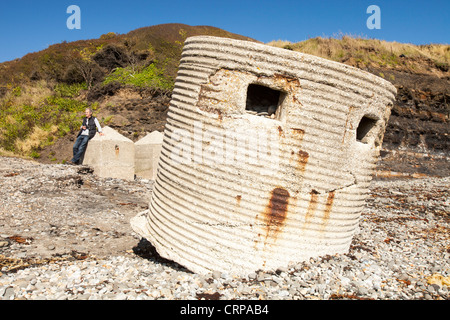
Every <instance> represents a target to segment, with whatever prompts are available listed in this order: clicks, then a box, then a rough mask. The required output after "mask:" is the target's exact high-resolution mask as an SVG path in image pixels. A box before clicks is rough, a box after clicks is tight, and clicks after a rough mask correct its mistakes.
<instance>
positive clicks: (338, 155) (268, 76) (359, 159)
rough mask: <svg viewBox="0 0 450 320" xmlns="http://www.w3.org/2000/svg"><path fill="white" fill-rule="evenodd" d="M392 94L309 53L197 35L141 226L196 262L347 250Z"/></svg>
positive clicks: (176, 254) (247, 265)
mask: <svg viewBox="0 0 450 320" xmlns="http://www.w3.org/2000/svg"><path fill="white" fill-rule="evenodd" d="M395 93H396V89H395V87H394V86H393V85H392V84H391V83H389V82H388V81H385V80H384V79H382V78H379V77H377V76H375V75H373V74H370V73H368V72H365V71H362V70H359V69H357V68H353V67H350V66H347V65H344V64H340V63H337V62H334V61H329V60H325V59H322V58H319V57H315V56H312V55H307V54H303V53H300V52H294V51H289V50H284V49H281V48H274V47H270V46H266V45H263V44H258V43H253V42H245V41H238V40H232V39H225V38H216V37H207V36H200V37H191V38H188V39H187V41H186V42H185V46H184V49H183V54H182V58H181V62H180V67H179V72H178V76H177V80H176V83H175V89H174V91H173V94H172V101H171V104H170V108H169V112H168V116H167V122H166V126H165V131H164V142H163V145H162V151H161V158H160V161H159V163H158V176H157V178H156V180H155V184H154V186H153V192H152V196H151V199H150V204H149V210H148V212H147V213H145V214H143V215H139V216H137V217H136V218H134V219H132V221H131V225H132V227H133V229H134V230H135V231H136V232H137V233H139V234H141V235H142V236H143V237H144V238H146V239H148V240H149V241H150V242H151V243H152V244H153V245H154V246H155V248H156V250H157V251H158V253H159V254H160V255H161V256H162V257H165V258H167V259H171V260H173V261H176V262H178V263H179V264H181V265H183V266H185V267H186V268H188V269H190V270H192V271H193V272H196V273H209V272H212V271H220V272H228V273H234V274H248V273H250V272H254V271H256V270H258V269H261V270H274V269H276V268H278V267H286V266H287V265H289V263H298V262H301V261H304V260H306V259H308V258H310V257H318V256H323V255H328V254H329V255H334V254H339V253H346V252H348V249H349V247H350V244H351V242H352V237H353V234H354V233H355V232H356V230H357V227H358V221H359V217H360V214H361V210H362V209H363V207H364V205H365V199H366V196H367V194H368V187H369V183H370V180H371V178H372V174H373V172H374V170H373V169H374V168H375V165H376V161H377V157H378V155H379V151H380V148H381V144H382V140H383V136H384V131H385V128H386V125H387V122H388V119H389V116H390V111H391V108H392V105H393V101H394V99H395Z"/></svg>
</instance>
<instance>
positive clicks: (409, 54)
mask: <svg viewBox="0 0 450 320" xmlns="http://www.w3.org/2000/svg"><path fill="white" fill-rule="evenodd" d="M268 45H271V46H275V47H280V48H284V49H288V50H294V51H300V52H304V53H308V54H312V55H315V56H319V57H322V58H326V59H330V60H334V61H337V62H341V63H345V64H348V65H352V66H354V67H358V68H360V69H371V68H386V69H393V70H398V71H403V72H409V73H422V74H433V75H437V76H445V75H447V74H448V73H447V72H448V71H449V65H450V46H449V45H441V44H433V45H421V46H417V45H412V44H405V43H398V42H387V41H383V40H376V39H364V38H360V37H351V36H342V37H340V38H321V37H318V38H313V39H308V40H306V41H302V42H297V43H291V42H289V41H281V40H278V41H272V42H270V43H268Z"/></svg>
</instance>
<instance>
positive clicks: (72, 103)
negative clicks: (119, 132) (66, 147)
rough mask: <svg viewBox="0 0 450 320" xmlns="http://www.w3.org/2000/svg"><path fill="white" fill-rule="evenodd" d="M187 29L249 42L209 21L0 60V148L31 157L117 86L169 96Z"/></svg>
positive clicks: (155, 28)
mask: <svg viewBox="0 0 450 320" xmlns="http://www.w3.org/2000/svg"><path fill="white" fill-rule="evenodd" d="M195 35H212V36H218V37H229V38H235V39H241V40H250V41H254V40H252V39H250V38H247V37H244V36H241V35H237V34H233V33H230V32H227V31H225V30H221V29H218V28H215V27H208V26H188V25H183V24H164V25H157V26H151V27H145V28H140V29H137V30H133V31H131V32H130V33H128V34H124V35H119V34H115V33H108V34H105V35H102V36H101V37H100V38H99V39H91V40H82V41H75V42H71V43H66V42H64V43H59V44H55V45H52V46H50V47H49V48H47V49H45V50H43V51H40V52H35V53H30V54H27V55H26V56H24V57H23V58H21V59H16V60H14V61H8V62H5V63H2V64H0V154H3V155H19V156H23V157H33V158H39V157H40V156H41V151H42V150H43V149H44V148H46V147H48V146H51V145H52V144H54V143H55V141H56V140H58V139H59V138H61V137H64V136H66V135H67V134H68V133H73V132H74V131H76V129H77V127H78V126H79V121H80V117H81V116H82V115H83V111H84V110H85V108H86V107H91V108H93V109H94V111H97V113H98V112H100V111H101V110H100V109H101V107H102V105H101V104H99V103H98V101H97V100H99V99H101V98H103V97H104V96H105V95H106V96H107V95H113V94H114V93H115V92H117V91H118V90H119V89H120V88H124V87H127V88H134V89H136V90H139V91H141V92H144V91H145V92H146V94H147V95H148V94H149V95H150V96H158V95H165V96H168V95H170V93H171V90H172V88H173V84H174V79H175V77H176V72H177V68H178V63H179V60H180V57H181V50H182V46H183V43H184V40H185V39H186V38H187V37H190V36H195ZM141 95H142V93H141ZM111 107H112V105H111V104H109V105H108V108H111ZM116 111H117V110H116ZM106 114H107V116H104V117H102V118H101V120H102V121H103V123H102V124H108V122H110V121H111V120H112V119H113V115H112V114H113V110H109V112H107V113H106ZM116 118H117V117H116ZM54 159H55V160H56V157H55V158H54Z"/></svg>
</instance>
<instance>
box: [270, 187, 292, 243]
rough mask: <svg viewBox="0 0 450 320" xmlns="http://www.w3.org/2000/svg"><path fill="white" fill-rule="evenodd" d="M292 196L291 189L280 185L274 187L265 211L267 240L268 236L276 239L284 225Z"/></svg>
mask: <svg viewBox="0 0 450 320" xmlns="http://www.w3.org/2000/svg"><path fill="white" fill-rule="evenodd" d="M290 196H291V195H290V194H289V191H287V190H286V189H284V188H280V187H278V188H275V189H273V191H272V193H271V197H270V200H269V203H268V205H267V206H266V210H265V211H264V213H263V215H264V222H265V228H266V240H267V239H268V238H271V239H273V240H276V238H277V235H278V234H279V232H280V231H281V228H282V227H283V226H284V222H285V220H286V216H287V212H288V205H289V198H290Z"/></svg>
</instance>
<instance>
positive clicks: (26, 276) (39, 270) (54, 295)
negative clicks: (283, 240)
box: [0, 158, 450, 300]
mask: <svg viewBox="0 0 450 320" xmlns="http://www.w3.org/2000/svg"><path fill="white" fill-rule="evenodd" d="M1 160H2V161H1V163H2V164H1V165H0V182H1V185H2V188H1V190H0V192H1V193H2V194H1V200H0V202H1V203H0V207H1V208H0V300H448V299H449V288H450V232H449V231H450V223H449V222H450V220H449V212H450V200H449V198H450V197H449V186H450V178H449V177H446V178H436V177H421V178H418V179H413V178H408V179H380V180H374V181H372V184H371V187H370V194H369V197H368V199H367V201H366V207H365V208H364V210H363V212H362V213H361V218H360V224H359V228H358V230H357V232H356V233H355V235H354V239H353V242H352V245H351V247H350V249H349V252H348V253H346V254H336V255H332V256H325V257H317V258H311V259H309V260H308V261H304V262H300V263H292V264H290V265H287V266H280V267H279V268H277V269H275V270H271V271H264V272H263V271H258V270H255V272H252V273H250V274H248V275H244V276H242V275H239V276H237V275H233V274H227V273H221V272H212V273H210V274H207V275H198V274H195V273H192V272H190V271H189V270H187V269H185V268H184V267H183V266H180V265H178V264H176V263H174V262H172V261H168V260H165V259H163V258H161V257H159V256H158V254H157V253H156V252H155V251H154V250H153V249H152V247H151V244H149V243H147V242H146V241H145V239H140V238H139V236H138V235H137V234H135V233H134V232H133V231H132V230H131V227H129V223H128V222H129V219H130V218H131V217H133V216H134V215H135V214H136V213H139V212H142V211H145V210H146V208H145V203H146V201H147V199H148V196H149V194H150V193H151V187H152V182H151V181H147V180H135V181H131V182H124V181H118V180H115V179H100V178H98V177H96V176H95V175H94V174H93V173H92V172H89V170H88V169H86V168H82V167H73V166H66V165H45V164H38V163H35V162H32V161H27V160H21V159H13V158H2V159H1ZM49 194H51V198H49ZM83 201H84V202H85V203H86V202H89V201H90V202H89V203H90V204H95V205H90V206H89V207H92V208H93V209H92V210H91V211H89V210H87V211H86V210H84V211H80V210H78V211H77V208H78V206H77V205H76V204H77V203H79V202H83Z"/></svg>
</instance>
